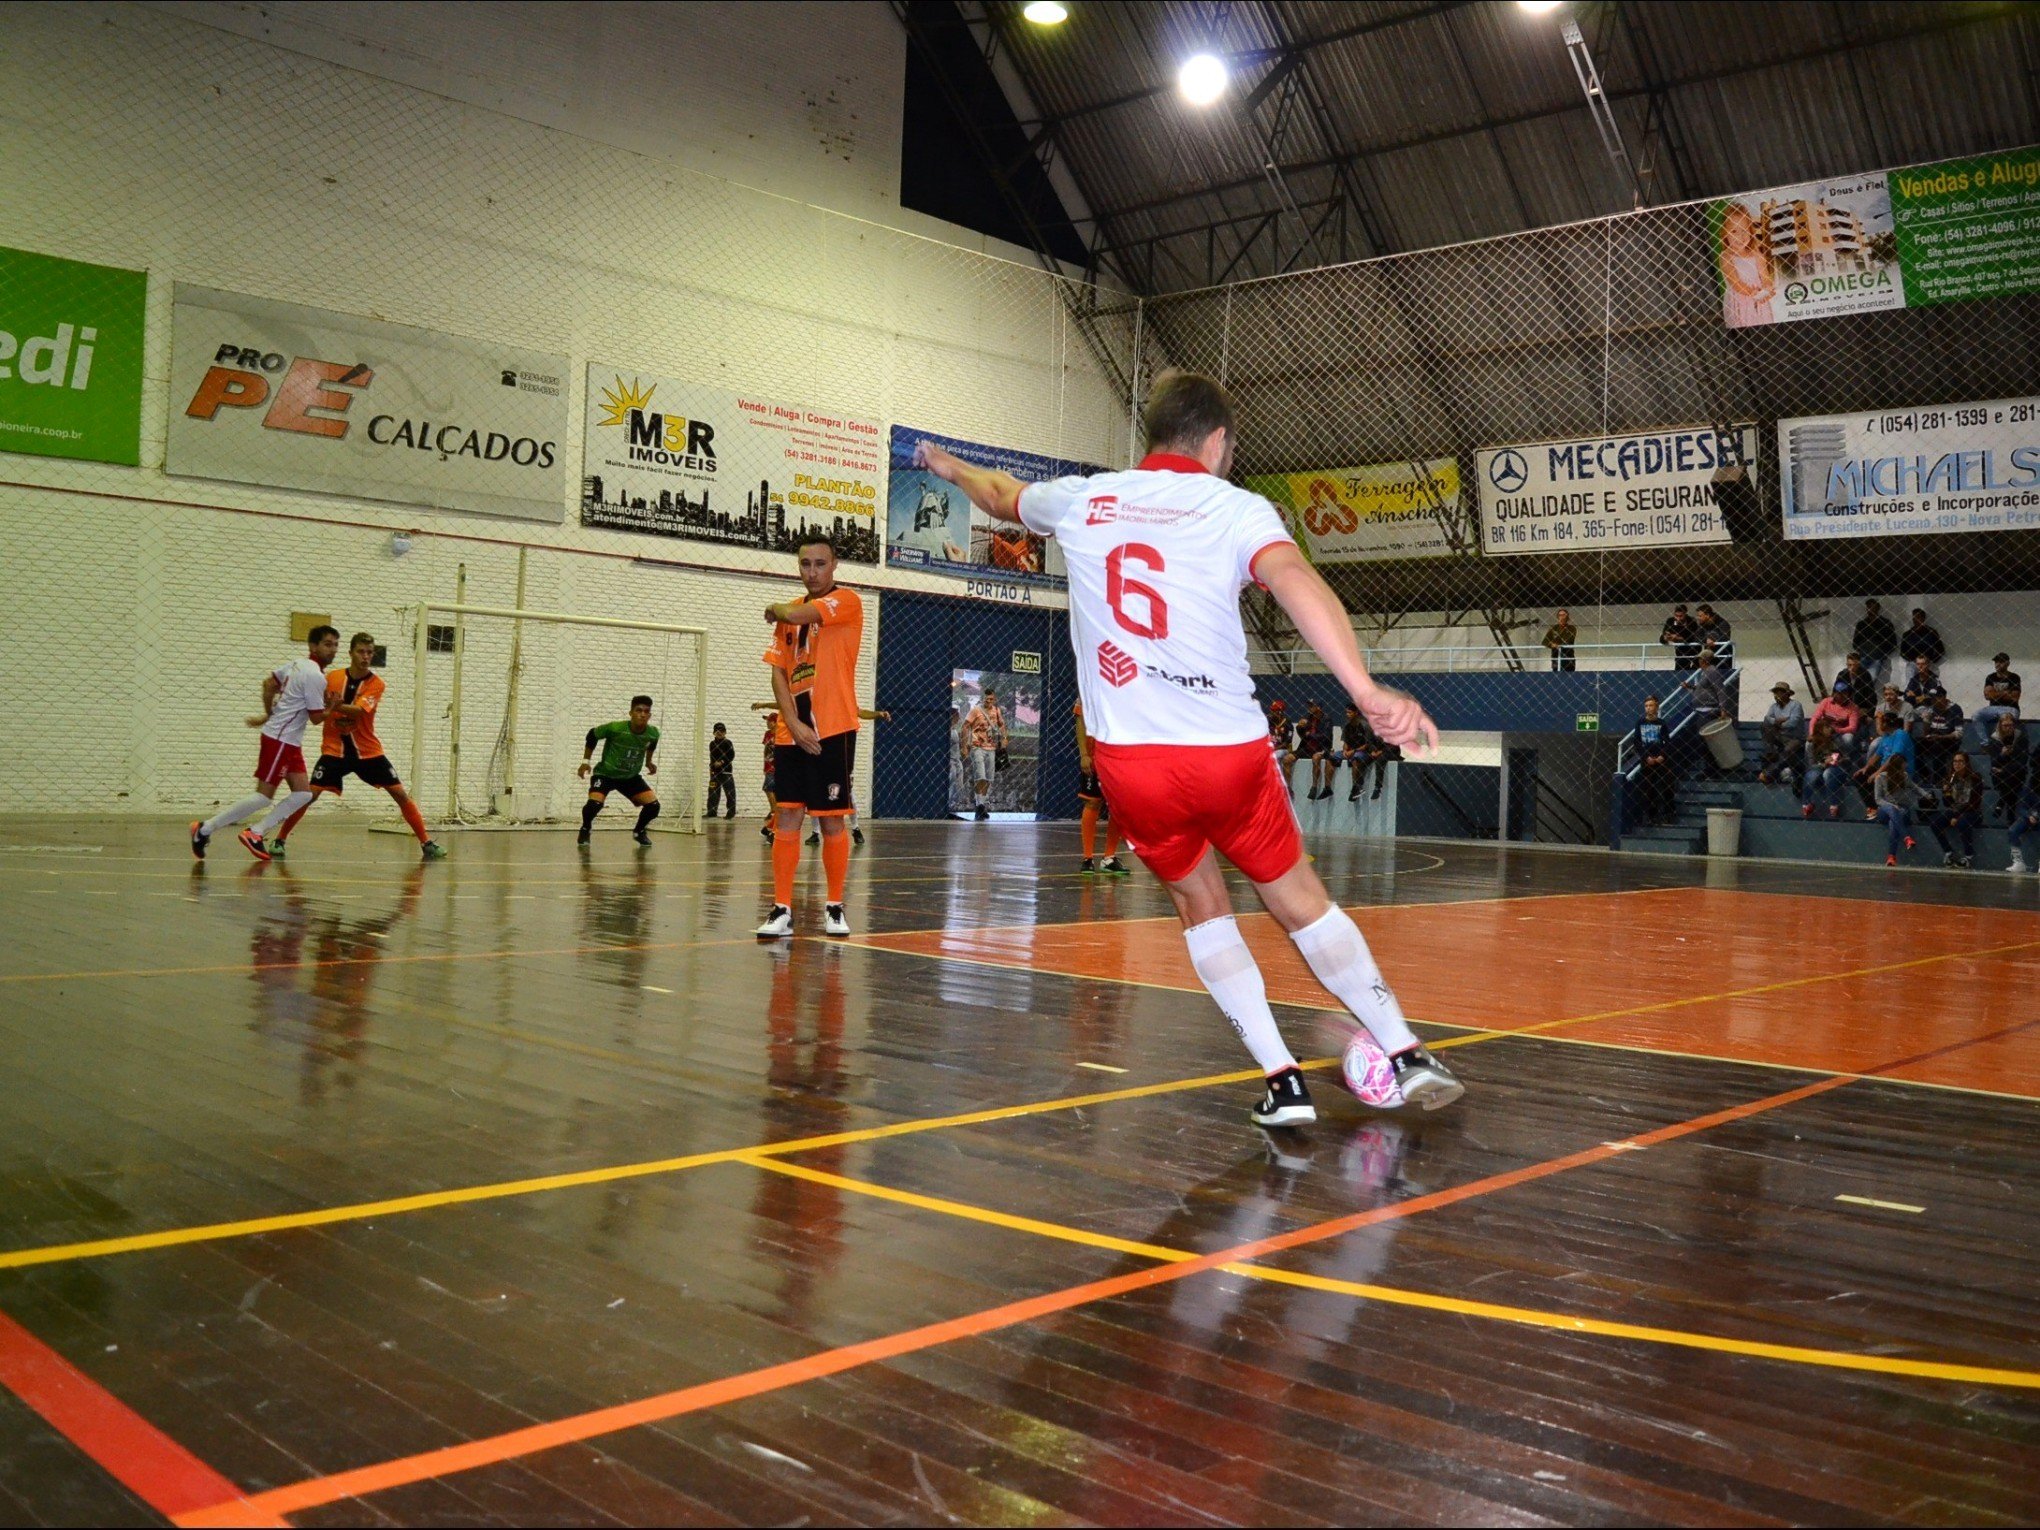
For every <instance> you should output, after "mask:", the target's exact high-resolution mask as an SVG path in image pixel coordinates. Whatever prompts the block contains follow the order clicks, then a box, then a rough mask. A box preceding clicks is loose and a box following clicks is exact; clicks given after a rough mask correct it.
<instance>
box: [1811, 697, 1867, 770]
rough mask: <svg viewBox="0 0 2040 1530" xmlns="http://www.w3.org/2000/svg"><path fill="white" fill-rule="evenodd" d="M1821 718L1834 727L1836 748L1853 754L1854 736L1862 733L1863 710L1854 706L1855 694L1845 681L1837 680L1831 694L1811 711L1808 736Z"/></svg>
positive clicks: (1854, 746)
mask: <svg viewBox="0 0 2040 1530" xmlns="http://www.w3.org/2000/svg"><path fill="white" fill-rule="evenodd" d="M1823 717H1825V718H1826V719H1827V720H1828V721H1829V722H1831V723H1833V724H1834V725H1835V744H1836V746H1837V747H1838V748H1839V749H1840V750H1841V751H1842V753H1843V754H1850V753H1853V752H1854V751H1855V748H1856V735H1857V734H1859V733H1861V732H1862V731H1863V709H1862V708H1861V707H1859V706H1857V705H1856V693H1855V692H1854V691H1853V690H1851V689H1850V688H1849V682H1848V681H1847V680H1846V679H1841V680H1837V681H1836V682H1835V688H1834V692H1833V694H1832V695H1828V696H1823V697H1822V698H1821V701H1820V705H1819V706H1817V707H1815V708H1814V709H1813V716H1812V717H1811V718H1810V719H1808V721H1807V725H1806V731H1807V733H1808V735H1809V736H1811V734H1812V732H1813V730H1814V728H1815V726H1816V725H1818V724H1819V722H1820V720H1821V719H1822V718H1823Z"/></svg>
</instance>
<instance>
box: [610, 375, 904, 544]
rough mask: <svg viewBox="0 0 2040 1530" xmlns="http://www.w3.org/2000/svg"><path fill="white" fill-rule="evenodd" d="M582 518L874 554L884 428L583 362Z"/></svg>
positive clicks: (699, 536)
mask: <svg viewBox="0 0 2040 1530" xmlns="http://www.w3.org/2000/svg"><path fill="white" fill-rule="evenodd" d="M584 434H585V438H586V440H585V444H586V453H587V454H586V458H585V461H584V465H583V467H582V470H581V471H582V478H581V524H582V525H584V526H601V527H605V528H607V529H609V530H612V531H639V532H644V533H645V534H647V535H649V536H661V537H684V538H686V539H687V540H689V541H694V542H721V543H725V544H727V545H731V546H736V547H755V548H757V549H759V550H760V551H761V552H792V551H793V550H794V548H795V547H797V546H798V545H799V544H800V540H801V538H802V537H805V536H812V535H816V534H819V533H826V534H827V535H828V536H829V538H830V539H831V540H832V541H833V542H834V543H835V544H836V556H837V557H838V558H840V559H842V560H843V561H845V562H848V563H877V562H878V505H879V496H880V493H881V491H882V485H883V476H884V469H885V464H884V462H883V461H882V452H881V442H882V441H883V439H884V438H883V435H882V433H881V431H880V429H879V427H878V425H877V424H876V423H875V422H873V421H870V420H860V419H855V418H853V417H851V416H849V415H845V414H840V413H837V412H835V411H833V410H825V409H814V408H810V407H809V406H807V405H805V404H783V403H779V402H777V401H775V400H772V399H763V398H758V397H755V396H753V395H748V394H742V393H731V392H728V391H726V390H724V389H722V388H704V387H698V386H695V385H693V384H690V383H684V382H676V381H674V380H673V379H671V378H663V377H655V378H651V379H649V380H647V379H646V378H644V377H642V376H641V375H639V374H638V373H635V372H630V371H625V370H621V369H619V368H615V367H603V366H592V365H591V366H590V367H589V368H588V407H587V417H586V421H585V430H584Z"/></svg>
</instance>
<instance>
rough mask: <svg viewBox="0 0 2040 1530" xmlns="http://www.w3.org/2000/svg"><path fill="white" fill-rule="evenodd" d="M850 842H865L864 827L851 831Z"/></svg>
mask: <svg viewBox="0 0 2040 1530" xmlns="http://www.w3.org/2000/svg"><path fill="white" fill-rule="evenodd" d="M850 843H851V844H853V845H861V844H863V843H864V831H863V830H862V829H852V830H851V831H850Z"/></svg>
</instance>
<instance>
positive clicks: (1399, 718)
mask: <svg viewBox="0 0 2040 1530" xmlns="http://www.w3.org/2000/svg"><path fill="white" fill-rule="evenodd" d="M1142 419H1143V423H1144V424H1145V426H1146V428H1147V438H1148V455H1147V457H1146V458H1145V459H1144V460H1143V461H1142V462H1141V464H1140V466H1139V467H1137V468H1132V469H1130V470H1128V471H1126V472H1120V473H1098V474H1094V475H1092V476H1090V477H1087V478H1058V479H1054V480H1052V481H1050V482H1047V483H1033V484H1028V483H1022V482H1021V481H1020V480H1019V479H1017V478H1015V477H1013V476H1012V475H1011V474H1009V473H1003V472H995V471H990V470H987V469H983V468H977V467H973V466H971V465H970V464H968V463H965V462H963V461H962V460H960V459H959V458H957V457H956V456H954V455H952V454H951V453H949V452H947V451H944V450H943V449H942V448H941V447H939V446H936V445H934V444H933V443H932V442H923V443H922V444H921V446H920V448H919V449H918V451H917V452H916V461H917V462H918V463H919V464H920V465H921V466H923V467H925V468H927V469H928V470H929V471H931V472H933V473H935V474H937V475H938V476H940V477H942V478H945V479H947V480H948V481H949V482H951V483H953V484H955V485H957V487H959V488H961V489H962V490H963V491H964V493H965V494H967V495H968V496H969V497H970V499H971V502H972V503H973V504H975V505H977V506H978V508H979V509H981V510H983V511H984V512H985V513H986V514H988V515H990V516H992V517H994V518H995V519H998V520H1003V521H1017V522H1019V523H1020V524H1021V525H1022V526H1024V527H1026V528H1027V529H1028V530H1029V531H1032V532H1034V533H1036V534H1037V535H1039V536H1044V537H1047V536H1052V537H1054V538H1056V540H1057V541H1059V542H1060V543H1061V544H1062V550H1063V559H1064V562H1065V563H1066V564H1067V565H1068V569H1069V581H1070V641H1071V643H1072V644H1073V646H1074V647H1075V649H1076V657H1077V685H1078V689H1079V690H1080V691H1081V693H1082V695H1083V701H1084V725H1085V727H1086V729H1087V730H1088V731H1089V732H1090V735H1091V739H1092V758H1093V759H1094V760H1095V762H1096V765H1097V772H1098V778H1099V780H1100V781H1101V782H1102V783H1103V785H1104V788H1105V795H1106V796H1107V797H1108V798H1109V799H1110V800H1111V803H1112V813H1113V816H1114V817H1115V818H1116V819H1117V820H1118V821H1119V826H1120V830H1121V832H1122V833H1123V834H1124V835H1125V836H1126V839H1127V841H1128V843H1129V844H1131V845H1132V846H1133V848H1134V850H1135V851H1136V852H1137V853H1138V854H1139V855H1140V858H1141V860H1142V861H1144V862H1145V863H1146V864H1147V866H1148V869H1149V870H1151V871H1153V872H1154V874H1155V875H1156V876H1157V877H1159V878H1160V879H1161V880H1162V882H1163V883H1164V884H1165V885H1166V886H1167V887H1168V889H1169V895H1170V897H1172V898H1173V899H1174V900H1175V903H1176V912H1177V914H1178V915H1179V916H1180V917H1181V918H1182V921H1183V926H1184V940H1185V942H1186V943H1187V944H1188V946H1189V948H1190V960H1191V963H1192V964H1193V965H1194V966H1195V967H1196V969H1197V976H1198V978H1199V980H1200V981H1202V982H1203V984H1204V986H1205V988H1206V989H1207V990H1209V991H1210V993H1211V996H1212V998H1213V999H1215V1000H1216V1001H1217V1002H1218V1007H1219V1008H1220V1009H1221V1010H1223V1011H1224V1013H1225V1016H1226V1018H1227V1019H1228V1020H1230V1021H1231V1022H1232V1024H1233V1028H1234V1029H1235V1030H1237V1031H1238V1032H1239V1034H1240V1039H1241V1040H1242V1041H1244V1042H1245V1043H1246V1045H1247V1050H1248V1051H1250V1052H1252V1053H1253V1055H1254V1060H1255V1061H1256V1062H1258V1063H1259V1064H1260V1065H1261V1068H1262V1071H1263V1072H1265V1073H1266V1074H1267V1075H1268V1091H1267V1093H1266V1094H1265V1095H1264V1096H1263V1097H1262V1099H1261V1102H1260V1103H1259V1104H1258V1105H1257V1106H1255V1108H1254V1110H1253V1112H1252V1118H1253V1120H1254V1121H1255V1123H1256V1124H1257V1125H1261V1126H1296V1125H1301V1124H1302V1123H1304V1122H1307V1121H1312V1120H1315V1119H1316V1118H1317V1112H1316V1111H1315V1109H1314V1108H1313V1107H1312V1105H1311V1102H1310V1092H1309V1091H1308V1090H1307V1089H1306V1088H1305V1087H1304V1082H1303V1074H1302V1073H1301V1072H1300V1071H1299V1070H1298V1068H1297V1066H1296V1059H1295V1058H1294V1057H1293V1056H1292V1055H1291V1054H1290V1051H1289V1048H1288V1047H1287V1046H1286V1045H1284V1043H1283V1040H1282V1035H1281V1032H1280V1031H1278V1030H1277V1029H1276V1026H1275V1016H1274V1013H1273V1011H1271V1010H1270V1009H1269V1007H1268V992H1267V988H1266V986H1265V984H1264V983H1263V981H1262V978H1261V971H1260V968H1259V967H1258V966H1257V965H1256V964H1255V962H1254V958H1253V954H1252V953H1251V952H1250V951H1248V949H1247V945H1246V942H1245V941H1244V940H1242V939H1241V938H1240V932H1239V929H1238V927H1237V926H1236V925H1235V924H1234V922H1233V911H1232V900H1231V898H1230V896H1229V895H1228V894H1227V892H1226V887H1225V881H1224V879H1223V877H1222V876H1221V874H1220V872H1219V869H1218V862H1217V860H1216V859H1215V858H1214V857H1213V854H1212V851H1213V850H1214V849H1216V850H1218V851H1219V852H1221V853H1223V854H1224V855H1225V857H1226V858H1227V859H1228V860H1230V861H1231V862H1232V863H1233V864H1234V865H1235V866H1237V867H1238V868H1239V869H1240V870H1241V871H1242V872H1243V873H1245V874H1246V876H1247V878H1248V879H1249V880H1250V881H1252V882H1253V883H1254V886H1255V889H1256V890H1257V891H1258V892H1259V893H1260V895H1261V901H1262V903H1263V904H1265V905H1266V907H1267V909H1268V912H1269V913H1270V914H1272V915H1273V916H1274V917H1275V920H1276V922H1277V923H1278V924H1280V925H1281V926H1282V928H1283V929H1284V930H1286V931H1288V933H1289V938H1290V939H1291V940H1293V941H1294V942H1295V943H1296V948H1297V950H1298V951H1300V952H1301V953H1302V955H1303V959H1304V960H1305V961H1306V962H1307V963H1309V965H1310V969H1311V971H1312V972H1313V973H1315V974H1316V975H1317V979H1318V981H1319V982H1320V983H1322V984H1324V986H1325V987H1326V988H1327V989H1329V990H1330V991H1331V992H1332V993H1333V994H1334V995H1336V996H1337V998H1338V999H1339V1001H1340V1002H1341V1003H1342V1004H1344V1005H1345V1006H1346V1008H1347V1009H1349V1010H1350V1011H1352V1013H1353V1014H1354V1015H1355V1016H1356V1017H1357V1018H1358V1019H1359V1021H1360V1023H1361V1024H1362V1025H1364V1026H1365V1027H1366V1028H1367V1030H1368V1032H1369V1033H1370V1034H1372V1036H1373V1037H1374V1039H1375V1041H1377V1042H1378V1043H1379V1044H1380V1046H1381V1049H1382V1050H1383V1051H1384V1052H1386V1053H1387V1054H1388V1055H1389V1058H1390V1060H1391V1062H1392V1064H1393V1067H1394V1073H1395V1080H1396V1083H1397V1085H1398V1087H1399V1088H1400V1090H1401V1092H1402V1097H1403V1099H1404V1100H1405V1101H1407V1102H1408V1103H1411V1104H1416V1105H1421V1106H1423V1107H1424V1108H1425V1109H1427V1110H1435V1109H1437V1108H1438V1107H1439V1106H1441V1105H1448V1104H1450V1103H1451V1102H1452V1101H1454V1100H1456V1099H1458V1098H1459V1096H1460V1095H1461V1094H1462V1093H1464V1092H1465V1091H1464V1090H1463V1089H1462V1087H1461V1086H1460V1083H1459V1081H1458V1080H1457V1079H1456V1078H1454V1077H1453V1076H1452V1073H1451V1071H1450V1070H1449V1069H1448V1068H1446V1067H1445V1065H1444V1064H1442V1063H1440V1062H1439V1061H1438V1060H1437V1059H1436V1058H1434V1057H1433V1056H1432V1055H1431V1054H1430V1053H1429V1052H1428V1051H1427V1050H1426V1049H1425V1048H1424V1047H1423V1046H1422V1045H1421V1044H1420V1043H1419V1042H1418V1040H1417V1038H1416V1035H1415V1034H1414V1033H1413V1032H1412V1031H1411V1030H1410V1028H1409V1025H1408V1023H1407V1022H1406V1021H1405V1020H1404V1018H1403V1013H1402V1007H1401V1005H1399V1004H1398V1003H1397V1002H1396V998H1395V995H1394V993H1392V992H1391V991H1390V989H1389V987H1388V984H1387V983H1386V982H1385V981H1384V980H1383V978H1382V975H1381V969H1380V968H1379V967H1378V966H1376V964H1375V961H1374V957H1373V955H1372V953H1370V952H1369V951H1368V949H1367V942H1366V941H1365V940H1364V939H1363V938H1362V937H1361V934H1360V931H1359V930H1358V928H1356V927H1355V925H1354V923H1353V921H1352V920H1351V919H1349V918H1348V917H1347V916H1346V914H1345V912H1344V911H1343V910H1341V909H1340V908H1339V907H1338V906H1337V905H1336V904H1334V903H1333V902H1332V900H1331V898H1330V896H1329V895H1328V894H1327V893H1326V892H1325V887H1324V883H1322V882H1321V881H1319V880H1318V876H1317V873H1316V871H1315V870H1313V869H1312V867H1311V864H1310V861H1309V859H1308V858H1307V857H1306V856H1305V855H1304V852H1303V837H1302V835H1301V833H1300V832H1299V831H1298V829H1297V824H1296V812H1295V809H1294V808H1293V807H1292V806H1291V805H1290V801H1289V792H1288V790H1287V788H1286V787H1285V786H1284V784H1283V781H1282V777H1281V773H1280V772H1279V770H1278V769H1277V767H1276V764H1275V758H1274V754H1273V752H1272V751H1271V750H1270V748H1269V744H1268V722H1267V719H1266V718H1265V717H1263V716H1262V714H1261V709H1260V707H1259V706H1258V705H1257V704H1256V702H1255V700H1254V688H1253V677H1252V676H1251V674H1250V673H1249V672H1248V669H1247V640H1246V632H1245V630H1244V628H1243V627H1242V625H1241V622H1240V608H1239V594H1240V590H1241V589H1242V588H1243V587H1245V585H1246V584H1247V582H1248V581H1249V580H1254V581H1257V582H1258V583H1260V584H1261V585H1262V586H1264V587H1265V588H1266V589H1267V590H1268V591H1269V592H1270V593H1271V594H1272V595H1273V596H1274V597H1275V599H1276V600H1277V601H1278V602H1279V603H1280V604H1281V606H1282V609H1283V610H1284V611H1286V612H1287V613H1288V614H1289V619H1290V620H1291V621H1292V622H1294V623H1295V624H1296V629H1297V631H1298V632H1299V633H1301V634H1302V635H1303V639H1304V641H1305V642H1307V643H1309V644H1310V646H1311V647H1312V648H1313V649H1315V650H1316V651H1317V654H1318V656H1319V657H1320V658H1322V659H1323V660H1324V662H1325V665H1326V667H1327V668H1329V669H1330V670H1331V672H1332V673H1333V674H1334V675H1336V676H1338V678H1339V680H1340V681H1341V682H1342V683H1343V684H1344V685H1345V687H1346V690H1347V692H1348V693H1349V694H1350V695H1351V696H1352V698H1353V700H1354V702H1355V703H1356V704H1357V705H1358V706H1359V708H1360V710H1361V712H1362V713H1363V714H1364V715H1365V716H1366V718H1367V721H1368V722H1369V724H1370V725H1371V726H1372V727H1373V728H1374V730H1375V732H1377V733H1378V734H1380V735H1381V736H1382V738H1384V739H1386V740H1387V741H1388V742H1389V743H1392V744H1397V745H1402V746H1406V747H1435V746H1436V744H1437V741H1438V730H1437V727H1436V725H1435V724H1434V723H1433V722H1432V721H1431V719H1430V717H1429V716H1427V715H1426V714H1425V712H1424V709H1423V708H1422V707H1421V706H1419V705H1418V704H1417V702H1416V700H1415V699H1414V698H1413V697H1410V696H1407V695H1404V694H1403V693H1402V692H1400V691H1396V690H1392V689H1390V688H1389V687H1387V686H1384V685H1380V684H1377V683H1376V682H1375V680H1374V678H1373V677H1372V676H1371V675H1369V674H1368V673H1367V666H1366V665H1365V663H1364V662H1362V660H1361V657H1360V648H1359V644H1358V642H1357V641H1356V639H1355V638H1354V635H1353V627H1352V623H1351V622H1350V621H1349V620H1348V619H1347V616H1346V610H1345V607H1344V606H1343V605H1341V604H1340V602H1339V597H1338V596H1337V595H1335V594H1334V593H1333V592H1332V589H1331V586H1329V585H1327V584H1326V583H1325V582H1324V580H1323V579H1322V578H1320V577H1319V576H1318V573H1317V571H1316V570H1315V569H1313V568H1312V567H1311V566H1310V564H1309V562H1307V561H1306V560H1305V558H1304V557H1303V555H1302V553H1301V552H1299V551H1298V550H1297V547H1296V543H1295V541H1294V540H1293V539H1292V538H1291V537H1290V535H1289V529H1288V527H1287V526H1286V525H1285V524H1284V523H1283V520H1282V517H1281V516H1280V515H1279V514H1277V513H1276V511H1275V508H1274V507H1273V506H1272V505H1270V504H1269V503H1268V501H1267V500H1265V499H1263V498H1262V497H1261V496H1260V495H1258V494H1251V493H1249V492H1247V491H1246V490H1244V489H1239V488H1235V487H1234V486H1233V485H1231V484H1229V483H1227V482H1226V477H1225V475H1226V474H1227V473H1228V472H1229V471H1230V470H1231V467H1232V456H1233V409H1232V401H1231V399H1230V398H1228V397H1227V395H1226V392H1225V390H1224V388H1222V387H1220V386H1219V384H1218V383H1216V382H1214V381H1213V380H1212V379H1210V378H1208V377H1202V376H1199V375H1197V374H1195V373H1189V372H1173V373H1167V374H1165V375H1163V376H1162V377H1160V378H1158V379H1157V380H1156V382H1155V384H1154V388H1153V391H1152V392H1151V394H1150V395H1149V398H1148V402H1147V407H1146V408H1145V409H1144V410H1143V411H1142Z"/></svg>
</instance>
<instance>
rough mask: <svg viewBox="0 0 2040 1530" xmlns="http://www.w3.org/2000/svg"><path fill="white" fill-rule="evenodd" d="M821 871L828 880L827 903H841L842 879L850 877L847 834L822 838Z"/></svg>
mask: <svg viewBox="0 0 2040 1530" xmlns="http://www.w3.org/2000/svg"><path fill="white" fill-rule="evenodd" d="M822 870H823V871H824V872H826V873H827V874H828V878H829V901H830V902H831V903H841V902H842V901H843V879H844V878H845V877H847V876H849V875H850V836H849V835H848V834H824V835H823V836H822Z"/></svg>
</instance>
